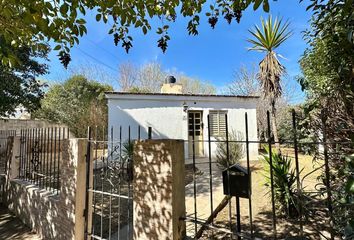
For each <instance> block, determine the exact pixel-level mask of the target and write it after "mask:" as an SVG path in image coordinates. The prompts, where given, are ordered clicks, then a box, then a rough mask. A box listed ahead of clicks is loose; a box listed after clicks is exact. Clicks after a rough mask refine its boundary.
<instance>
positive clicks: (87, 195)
mask: <svg viewBox="0 0 354 240" xmlns="http://www.w3.org/2000/svg"><path fill="white" fill-rule="evenodd" d="M87 139H88V141H87V150H86V196H85V219H86V221H85V226H84V229H85V239H89V237H90V234H91V233H90V232H88V216H89V196H90V195H89V191H90V181H89V179H90V173H91V172H90V171H91V169H90V165H91V164H90V162H91V127H88V128H87Z"/></svg>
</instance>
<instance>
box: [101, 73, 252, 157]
mask: <svg viewBox="0 0 354 240" xmlns="http://www.w3.org/2000/svg"><path fill="white" fill-rule="evenodd" d="M173 79H174V78H173ZM173 79H172V81H171V79H170V82H169V83H165V84H163V86H162V88H161V93H128V92H107V93H106V98H107V99H108V125H109V128H111V127H113V129H114V130H113V135H114V136H113V139H116V140H117V139H118V137H119V134H120V133H119V129H120V127H121V128H122V139H123V140H124V139H127V138H128V129H129V126H130V135H131V139H137V138H138V129H139V126H140V137H141V139H144V138H147V137H148V132H149V130H148V129H149V128H150V129H151V132H152V138H153V139H164V138H169V139H183V140H185V156H186V157H188V156H190V155H191V153H192V141H190V140H192V138H193V135H194V138H195V154H196V155H197V156H199V157H207V156H208V152H209V148H208V147H209V146H208V141H207V140H208V115H210V117H209V119H210V138H211V140H212V141H213V140H215V139H216V138H220V137H222V136H223V135H225V130H226V123H225V114H227V116H228V129H229V132H230V131H231V130H233V131H236V132H239V134H240V136H243V139H241V140H244V138H245V113H246V112H247V115H248V133H249V140H250V141H256V140H257V121H256V104H257V101H258V97H250V96H229V95H200V94H182V93H181V92H182V86H181V85H179V84H176V83H175V81H174V80H173ZM212 141H211V149H212V150H211V152H212V155H213V154H214V152H215V149H216V144H215V142H212ZM257 154H258V145H257V144H250V155H251V156H256V155H257Z"/></svg>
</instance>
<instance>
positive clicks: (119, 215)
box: [117, 126, 123, 239]
mask: <svg viewBox="0 0 354 240" xmlns="http://www.w3.org/2000/svg"><path fill="white" fill-rule="evenodd" d="M122 166H123V161H122V126H119V169H120V170H121V169H122ZM121 183H122V179H121V176H120V175H119V176H118V195H119V196H120V195H121ZM120 218H121V197H119V198H118V231H117V232H118V239H120Z"/></svg>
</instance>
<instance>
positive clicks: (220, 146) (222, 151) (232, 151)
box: [216, 131, 244, 170]
mask: <svg viewBox="0 0 354 240" xmlns="http://www.w3.org/2000/svg"><path fill="white" fill-rule="evenodd" d="M240 139H242V137H241V136H240V134H238V133H237V132H236V131H231V132H229V156H227V143H226V137H221V138H219V139H217V140H218V142H217V143H216V163H217V166H218V167H219V168H220V169H221V170H224V169H226V168H227V167H228V166H231V165H233V164H236V163H238V162H239V161H240V159H241V158H242V157H243V155H244V147H243V145H242V143H239V142H233V141H239V140H240Z"/></svg>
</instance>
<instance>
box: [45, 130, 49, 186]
mask: <svg viewBox="0 0 354 240" xmlns="http://www.w3.org/2000/svg"><path fill="white" fill-rule="evenodd" d="M49 132H50V131H49V128H46V143H45V145H46V147H45V148H46V150H45V153H44V154H45V163H44V165H45V178H44V181H45V189H46V190H47V189H48V185H49V182H48V172H49V159H50V158H49V149H50V148H49V146H50V145H49Z"/></svg>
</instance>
